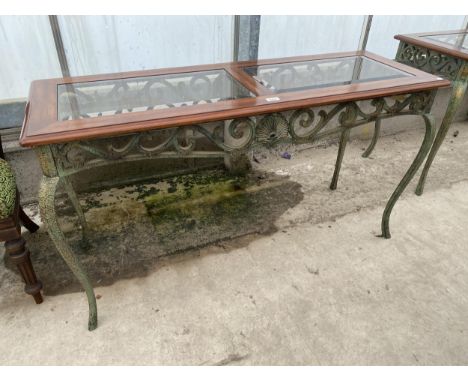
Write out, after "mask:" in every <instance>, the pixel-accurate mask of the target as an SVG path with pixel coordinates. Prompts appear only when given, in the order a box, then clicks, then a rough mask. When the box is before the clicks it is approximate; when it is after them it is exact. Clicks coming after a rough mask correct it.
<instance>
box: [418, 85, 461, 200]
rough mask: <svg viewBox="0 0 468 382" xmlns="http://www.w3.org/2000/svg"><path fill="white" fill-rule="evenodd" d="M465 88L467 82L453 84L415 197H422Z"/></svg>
mask: <svg viewBox="0 0 468 382" xmlns="http://www.w3.org/2000/svg"><path fill="white" fill-rule="evenodd" d="M466 86H467V81H462V80H457V81H454V82H453V88H452V95H451V97H450V101H449V105H448V108H447V111H446V112H445V115H444V119H443V120H442V123H441V125H440V127H439V131H438V132H437V136H436V138H435V140H434V143H433V145H432V148H431V151H430V153H429V156H428V157H427V160H426V163H425V165H424V168H423V171H422V173H421V177H420V178H419V182H418V185H417V187H416V195H422V193H423V191H424V184H425V183H426V177H427V174H428V172H429V169H430V167H431V165H432V162H433V161H434V158H435V156H436V154H437V151H439V148H440V146H441V145H442V142H443V141H444V139H445V136H446V135H447V132H448V130H449V128H450V124H451V123H452V120H453V117H454V116H455V113H456V111H457V109H458V106H459V105H460V103H461V101H462V100H463V98H464V96H465V92H466Z"/></svg>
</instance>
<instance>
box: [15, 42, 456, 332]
mask: <svg viewBox="0 0 468 382" xmlns="http://www.w3.org/2000/svg"><path fill="white" fill-rule="evenodd" d="M449 84H450V82H449V81H447V80H444V79H442V78H440V77H436V76H434V75H431V74H428V73H425V72H423V71H420V70H417V69H415V68H412V67H409V66H406V65H403V64H401V63H397V62H394V61H392V60H388V59H385V58H383V57H379V56H377V55H375V54H372V53H369V52H362V51H358V52H347V53H334V54H325V55H319V56H301V57H289V58H282V59H272V60H259V61H255V62H231V63H224V64H215V65H203V66H192V67H183V68H171V69H158V70H149V71H138V72H127V73H117V74H106V75H98V76H86V77H74V78H73V77H72V78H60V79H49V80H40V81H34V82H33V83H32V84H31V88H30V94H29V102H28V104H27V106H26V112H25V119H24V123H23V128H22V132H21V138H20V142H21V144H22V145H23V146H32V147H34V148H35V149H36V151H37V154H38V157H39V161H40V164H41V168H42V171H43V174H44V176H43V178H42V183H41V188H40V195H39V200H40V202H39V203H40V211H41V216H42V219H43V221H44V223H45V224H46V226H47V229H48V232H49V235H50V237H51V239H52V241H53V242H54V244H55V245H56V247H57V250H58V252H59V253H60V255H61V256H62V257H63V258H64V260H65V261H66V263H67V264H68V266H69V267H70V268H71V270H72V271H73V273H74V275H75V276H76V277H77V278H78V280H79V281H80V283H81V284H82V286H83V288H84V289H85V291H86V294H87V297H88V302H89V321H88V328H89V330H93V329H95V328H96V326H97V308H96V300H95V296H94V292H93V287H92V285H91V282H90V281H89V279H88V276H87V274H86V272H85V270H84V269H83V268H82V266H81V265H80V264H79V262H78V260H77V259H76V257H75V255H74V254H73V251H72V250H71V248H70V246H69V245H68V244H67V242H66V240H65V236H64V234H63V233H62V231H61V229H60V227H59V224H58V221H57V217H56V213H55V205H54V199H55V192H56V188H57V185H58V183H59V181H61V182H63V185H64V187H65V190H66V191H67V193H68V195H69V197H70V199H71V202H72V204H73V206H74V207H75V209H76V211H77V214H78V216H79V218H80V222H81V225H82V228H83V230H84V231H85V230H86V229H87V226H86V219H85V215H84V213H83V211H82V209H81V206H80V202H79V200H78V197H77V196H76V194H75V191H74V190H73V187H72V184H71V182H70V180H69V177H70V175H72V174H76V173H79V172H80V171H83V170H86V169H89V168H92V167H96V166H103V165H109V164H116V163H120V162H124V161H135V160H142V159H147V158H153V157H154V158H167V159H171V158H197V157H218V158H224V159H225V162H226V165H227V167H228V168H229V169H231V170H236V169H238V168H240V167H242V166H244V162H243V158H244V157H245V153H246V152H247V151H248V150H249V149H250V148H252V147H254V146H256V145H264V146H272V145H275V144H277V143H281V142H293V143H309V142H313V141H315V140H318V139H320V138H323V137H325V136H329V135H331V134H336V133H339V134H340V143H339V149H338V156H337V160H336V165H335V170H334V174H333V177H332V181H331V185H330V188H331V189H335V188H336V187H337V183H338V176H339V172H340V167H341V163H342V160H343V156H344V151H345V147H346V143H347V141H348V137H349V134H350V130H351V129H352V128H354V127H357V126H360V125H363V124H365V123H368V122H371V121H376V120H377V119H379V120H380V119H384V118H390V117H395V116H402V115H418V116H420V117H421V118H422V119H423V120H424V122H425V127H426V130H425V134H424V138H423V140H422V144H421V147H420V149H419V151H418V153H417V154H416V157H415V159H414V161H413V162H412V164H411V166H410V167H409V169H408V170H407V172H406V173H405V174H404V176H403V178H402V180H401V181H400V183H399V184H398V185H397V186H396V188H395V190H394V192H393V193H392V195H391V196H390V198H389V200H388V203H387V205H386V207H385V210H384V212H383V216H382V222H381V227H382V236H383V237H385V238H390V229H389V218H390V214H391V211H392V209H393V206H394V205H395V203H396V201H397V199H398V198H399V197H400V195H401V193H402V192H403V191H404V189H405V188H406V186H407V185H408V183H409V182H410V180H411V179H412V178H413V176H414V175H415V173H416V171H417V170H418V168H419V167H420V165H421V164H422V162H423V161H424V158H425V157H426V155H427V153H428V151H429V149H430V147H431V144H432V141H433V138H434V122H433V118H432V116H431V114H430V108H431V105H432V102H433V99H434V96H435V92H436V90H437V89H438V88H440V87H443V86H448V85H449ZM201 141H203V142H204V144H203V145H200V142H201ZM206 142H208V145H207V144H206Z"/></svg>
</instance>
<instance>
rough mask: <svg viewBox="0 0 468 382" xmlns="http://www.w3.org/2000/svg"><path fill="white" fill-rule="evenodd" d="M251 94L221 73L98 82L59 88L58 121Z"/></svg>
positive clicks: (217, 100)
mask: <svg viewBox="0 0 468 382" xmlns="http://www.w3.org/2000/svg"><path fill="white" fill-rule="evenodd" d="M251 95H252V94H251V93H250V91H249V90H247V89H246V88H244V87H243V86H242V85H241V84H240V83H238V82H237V81H235V80H234V79H232V78H230V77H227V79H226V77H225V74H224V72H223V71H216V70H215V71H211V72H203V73H197V72H193V73H184V74H174V75H169V76H164V75H163V76H150V77H145V78H139V79H138V80H131V79H129V80H127V81H112V80H111V81H98V82H94V83H93V82H91V83H84V84H81V86H79V85H76V84H75V85H70V84H67V85H65V86H63V87H60V88H59V95H58V102H59V108H58V109H59V119H60V120H63V121H66V120H70V119H85V118H94V117H100V116H103V115H116V114H122V113H131V112H138V111H146V110H154V109H166V108H174V107H184V106H192V105H197V104H207V103H216V102H219V101H224V100H230V99H235V98H244V97H250V96H251Z"/></svg>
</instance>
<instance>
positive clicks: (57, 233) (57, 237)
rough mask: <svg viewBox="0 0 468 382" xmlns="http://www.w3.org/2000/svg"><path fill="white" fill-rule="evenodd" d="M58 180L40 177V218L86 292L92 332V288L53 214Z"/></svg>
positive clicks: (94, 323) (94, 317)
mask: <svg viewBox="0 0 468 382" xmlns="http://www.w3.org/2000/svg"><path fill="white" fill-rule="evenodd" d="M59 179H60V178H58V177H54V178H49V177H47V176H43V177H42V181H41V188H40V190H39V208H40V211H41V217H42V219H43V221H44V223H45V224H46V226H47V230H48V232H49V236H50V238H51V239H52V241H53V242H54V244H55V246H56V248H57V250H58V252H59V253H60V255H61V256H62V257H63V259H64V260H65V262H66V263H67V265H68V266H69V268H70V269H71V271H72V272H73V274H74V275H75V277H76V278H77V279H78V281H79V282H80V283H81V285H82V286H83V288H84V289H85V291H86V295H87V297H88V304H89V321H88V329H89V330H94V329H96V327H97V307H96V297H95V296H94V291H93V287H92V285H91V283H90V281H89V278H88V276H87V275H86V272H85V270H84V269H83V267H82V266H81V264H80V263H79V261H78V259H77V258H76V256H75V254H74V253H73V251H72V249H71V248H70V246H69V245H68V244H67V242H66V239H65V236H64V234H63V232H62V231H61V229H60V226H59V224H58V221H57V216H56V214H55V203H54V201H55V192H56V190H57V184H58V182H59Z"/></svg>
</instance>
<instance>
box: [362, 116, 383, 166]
mask: <svg viewBox="0 0 468 382" xmlns="http://www.w3.org/2000/svg"><path fill="white" fill-rule="evenodd" d="M380 122H381V119H377V120H376V121H375V126H374V135H373V136H372V141H371V143H370V144H369V147H367V149H366V151H364V152H363V153H362V157H363V158H368V157H369V155H371V154H372V151H374V148H375V145H376V144H377V140H378V139H379V136H380Z"/></svg>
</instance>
